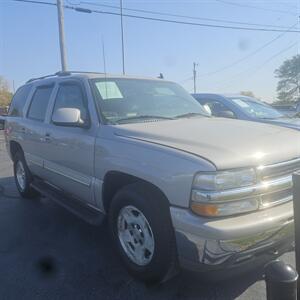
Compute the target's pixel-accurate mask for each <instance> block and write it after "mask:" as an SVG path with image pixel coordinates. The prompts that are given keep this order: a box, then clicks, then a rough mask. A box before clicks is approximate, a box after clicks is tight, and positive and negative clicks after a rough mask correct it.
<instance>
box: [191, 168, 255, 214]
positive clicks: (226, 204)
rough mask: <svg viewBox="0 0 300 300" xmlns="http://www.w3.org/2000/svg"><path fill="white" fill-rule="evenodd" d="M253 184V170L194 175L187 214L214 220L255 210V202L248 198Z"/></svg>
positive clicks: (253, 198)
mask: <svg viewBox="0 0 300 300" xmlns="http://www.w3.org/2000/svg"><path fill="white" fill-rule="evenodd" d="M255 184H256V173H255V170H254V169H240V170H230V171H220V172H211V173H198V174H196V175H195V178H194V182H193V188H192V193H191V205H190V207H191V210H192V211H193V212H194V213H196V214H199V215H202V216H209V217H218V216H228V215H233V214H240V213H245V212H250V211H254V210H257V209H258V203H259V198H257V197H251V196H250V195H248V197H247V194H248V193H250V194H251V193H252V189H251V186H253V185H255Z"/></svg>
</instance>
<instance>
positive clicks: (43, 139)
mask: <svg viewBox="0 0 300 300" xmlns="http://www.w3.org/2000/svg"><path fill="white" fill-rule="evenodd" d="M40 141H41V142H50V141H51V135H50V133H46V134H45V137H41V138H40Z"/></svg>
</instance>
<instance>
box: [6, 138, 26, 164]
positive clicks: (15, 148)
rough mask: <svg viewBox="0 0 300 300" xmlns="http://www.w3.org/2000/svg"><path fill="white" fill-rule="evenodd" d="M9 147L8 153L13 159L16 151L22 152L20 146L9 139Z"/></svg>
mask: <svg viewBox="0 0 300 300" xmlns="http://www.w3.org/2000/svg"><path fill="white" fill-rule="evenodd" d="M9 149H10V155H11V157H12V159H13V160H14V158H15V156H16V154H17V153H18V152H20V153H22V154H24V151H23V149H22V146H21V145H20V144H19V143H18V142H16V141H10V143H9Z"/></svg>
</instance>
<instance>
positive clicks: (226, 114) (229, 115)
mask: <svg viewBox="0 0 300 300" xmlns="http://www.w3.org/2000/svg"><path fill="white" fill-rule="evenodd" d="M217 116H218V117H221V118H229V119H236V115H235V114H234V113H233V112H232V111H230V110H222V111H219V112H218V115H217Z"/></svg>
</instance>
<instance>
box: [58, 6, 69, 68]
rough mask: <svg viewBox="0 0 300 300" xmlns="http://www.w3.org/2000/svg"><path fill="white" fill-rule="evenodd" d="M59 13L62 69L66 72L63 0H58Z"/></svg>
mask: <svg viewBox="0 0 300 300" xmlns="http://www.w3.org/2000/svg"><path fill="white" fill-rule="evenodd" d="M57 15H58V29H59V46H60V59H61V70H62V71H63V72H65V71H67V57H66V47H65V28H64V4H63V0H57Z"/></svg>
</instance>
